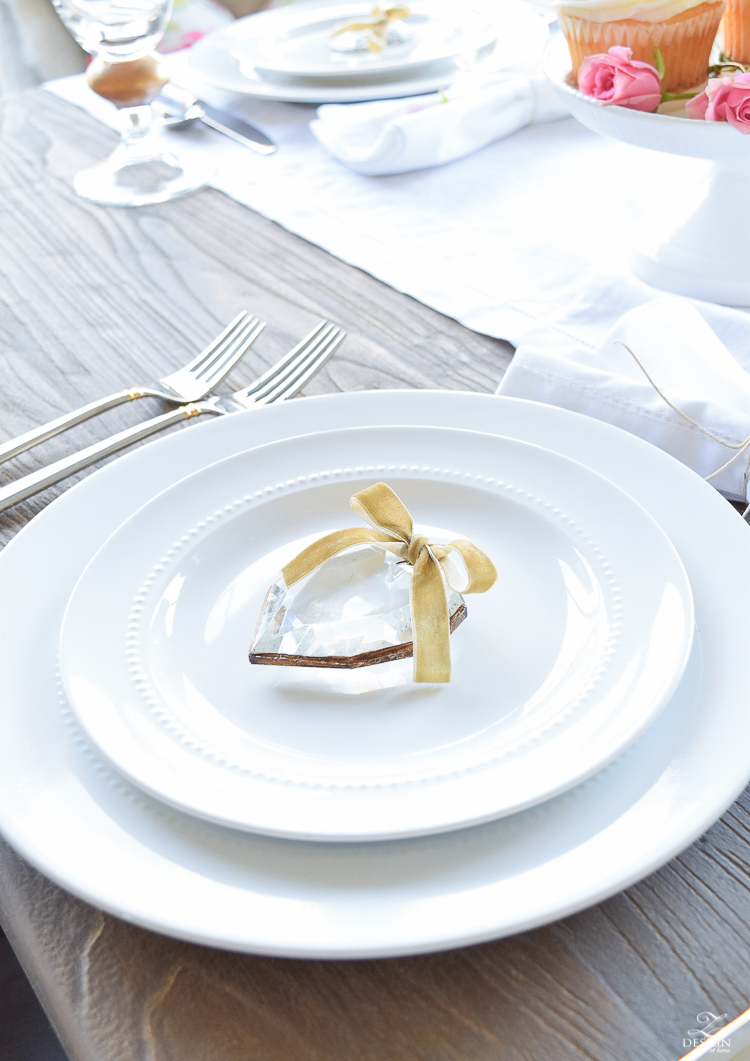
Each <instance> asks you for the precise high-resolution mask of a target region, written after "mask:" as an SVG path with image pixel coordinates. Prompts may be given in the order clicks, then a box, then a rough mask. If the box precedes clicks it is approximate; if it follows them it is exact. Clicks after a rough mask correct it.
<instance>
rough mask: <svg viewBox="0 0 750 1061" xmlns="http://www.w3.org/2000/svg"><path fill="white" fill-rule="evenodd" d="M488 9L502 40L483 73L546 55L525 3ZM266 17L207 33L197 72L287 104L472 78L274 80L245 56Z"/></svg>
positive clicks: (497, 1)
mask: <svg viewBox="0 0 750 1061" xmlns="http://www.w3.org/2000/svg"><path fill="white" fill-rule="evenodd" d="M295 6H296V5H295ZM487 10H488V11H489V12H490V15H491V19H492V22H493V24H494V26H495V31H496V32H497V35H498V39H497V43H496V44H495V47H494V49H493V50H492V53H491V55H489V56H488V57H487V58H486V59H483V60H482V68H483V69H485V68H486V69H487V71H488V73H489V72H493V71H496V70H502V69H505V68H506V67H511V66H514V65H516V64H518V63H519V62H524V61H529V60H533V58H534V57H535V56H538V55H541V52H542V49H543V48H544V44H545V42H546V40H547V37H548V28H547V24H546V22H545V21H544V20H543V19H542V18H540V16H539V15H538V14H536V13H535V12H534V11H533V10H532V9H531V8H530V7H529V6H528V5H527V4H525V3H524V2H523V0H488V2H487ZM273 14H275V12H273V11H271V12H268V15H273ZM265 17H266V14H265V13H264V14H262V15H248V16H246V17H245V18H240V19H237V20H236V21H235V22H233V23H232V24H231V25H230V26H228V27H227V28H226V29H222V30H217V31H216V32H215V33H209V34H207V35H206V36H205V37H203V38H202V39H201V40H199V41H198V42H197V43H196V44H194V45H193V46H192V48H190V51H189V62H190V65H191V67H192V68H193V70H195V71H196V73H198V74H199V75H200V77H202V78H203V80H204V81H207V82H208V83H209V84H211V85H215V86H217V87H218V88H223V89H225V90H227V91H229V92H240V93H242V94H244V95H246V96H252V97H254V98H256V99H268V100H278V101H280V102H283V103H357V102H364V101H366V100H374V99H398V98H401V97H403V96H419V95H423V94H424V93H427V92H436V91H438V89H441V88H446V87H447V86H448V85H451V84H453V82H455V81H456V80H457V79H458V78H459V77H462V76H464V75H465V74H466V70H467V66H466V64H465V63H464V62H461V61H458V62H456V61H453V60H450V61H447V62H445V63H444V64H440V66H439V68H437V69H435V68H433V67H431V66H429V67H420V68H417V69H416V70H413V71H411V73H404V72H395V73H392V74H391V73H388V72H385V73H384V74H381V75H380V76H379V77H377V78H375V79H374V80H372V81H371V82H370V83H367V84H362V83H356V84H347V85H342V84H339V83H337V81H335V80H331V82H328V83H327V82H325V81H321V80H317V81H313V80H305V79H302V78H300V79H298V80H288V79H287V80H286V81H284V80H281V79H279V77H278V76H273V78H272V77H271V76H269V75H267V74H263V73H262V72H261V71H260V70H259V69H257V67H256V66H255V65H254V64H253V62H252V61H251V60H250V59H249V58H248V57H247V55H246V54H245V53H244V51H243V49H245V48H246V47H248V45H247V42H248V41H250V40H252V39H253V37H254V35H255V33H256V26H257V20H259V19H263V18H265ZM487 50H488V49H487V48H485V49H483V52H482V54H484V52H486V51H487Z"/></svg>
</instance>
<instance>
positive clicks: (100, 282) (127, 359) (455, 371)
mask: <svg viewBox="0 0 750 1061" xmlns="http://www.w3.org/2000/svg"><path fill="white" fill-rule="evenodd" d="M111 143H112V134H111V133H109V132H107V131H106V130H104V129H102V128H101V127H100V126H99V125H97V124H96V123H95V122H94V121H93V120H92V119H90V118H89V117H87V116H85V115H84V114H82V113H81V112H79V111H78V110H76V109H75V108H73V107H71V106H69V105H67V104H65V103H63V102H61V101H60V100H58V99H57V98H55V97H52V96H50V95H48V94H46V93H44V92H42V91H41V90H34V91H30V92H27V93H23V94H21V95H19V96H17V97H15V98H11V99H8V100H6V101H3V103H2V106H0V211H2V226H1V228H0V231H1V232H2V235H0V437H2V438H7V437H11V436H13V435H16V434H19V433H20V432H22V431H24V430H27V429H28V428H30V427H31V426H33V425H35V424H37V423H40V422H43V421H46V420H48V419H51V418H52V417H54V416H56V415H59V414H60V413H62V412H64V411H66V410H68V409H72V408H74V407H76V406H78V405H81V404H83V403H84V402H87V401H90V400H92V399H94V398H96V397H99V396H101V395H103V394H105V393H109V392H110V391H114V390H117V389H119V388H120V387H123V386H125V385H131V384H132V383H133V382H134V381H137V380H139V379H141V378H146V379H148V378H150V377H152V376H154V375H155V374H161V373H162V372H164V371H168V370H170V369H172V368H174V367H176V366H178V365H180V364H182V363H183V362H184V361H186V360H187V359H188V357H189V356H190V355H191V354H192V352H193V351H194V350H195V348H196V346H197V345H198V344H199V343H202V342H203V341H205V340H207V339H208V338H210V337H211V336H212V335H213V334H214V333H215V332H217V331H218V330H219V327H220V325H222V324H223V323H224V322H226V321H227V320H229V319H230V318H231V317H232V316H234V314H235V313H236V312H237V311H238V309H240V308H243V307H246V306H247V307H249V308H251V309H252V310H253V312H255V313H256V314H258V315H259V316H260V317H262V318H263V319H265V320H267V321H268V322H269V328H268V329H267V332H266V334H265V335H264V336H263V337H262V338H261V340H259V342H258V343H257V347H256V349H254V350H253V351H252V352H251V354H250V355H249V356H248V358H247V359H246V363H245V364H243V366H242V367H241V368H240V369H239V370H238V371H237V372H236V373H235V374H234V376H233V379H232V382H233V383H234V385H235V386H239V385H241V384H243V383H246V382H249V381H250V379H251V378H252V377H253V375H254V373H257V371H258V370H260V369H261V368H263V367H264V366H266V365H268V364H270V363H271V362H272V361H273V360H274V359H275V358H276V357H278V356H279V355H280V354H281V353H282V352H283V350H284V349H286V348H288V347H289V346H290V345H291V344H292V342H293V341H295V340H296V339H298V338H299V337H300V336H301V335H302V334H304V333H305V332H306V331H307V330H308V329H309V328H310V327H311V326H312V325H313V324H314V323H315V322H316V321H317V320H318V319H319V318H320V317H321V316H327V317H330V318H331V319H333V320H335V321H337V322H339V323H341V324H343V325H344V327H346V328H347V329H348V331H349V333H350V338H349V339H348V340H347V342H346V344H345V346H344V347H343V348H342V350H341V351H340V353H339V354H338V355H337V356H336V357H335V359H334V360H333V361H332V362H331V363H330V365H329V367H328V369H327V371H325V372H324V373H322V374H321V375H320V376H319V377H318V379H316V380H315V381H314V383H313V384H311V385H310V387H309V388H308V390H307V393H316V392H323V391H334V390H357V389H369V388H377V387H388V388H391V387H417V388H423V387H435V386H438V387H441V388H450V389H457V390H479V391H492V390H494V388H495V387H496V385H497V383H498V381H499V379H500V378H501V376H502V374H503V371H504V370H505V367H506V365H507V363H508V361H509V358H510V353H511V351H510V348H509V347H507V346H506V345H505V344H503V343H501V342H498V341H496V340H493V339H489V338H487V337H486V336H482V335H477V334H476V333H474V332H470V331H468V330H467V329H465V328H463V327H462V326H461V325H459V324H457V323H456V322H455V321H452V320H449V319H447V318H445V317H443V316H441V315H440V314H438V313H435V312H434V311H432V310H430V309H428V308H426V307H425V306H422V305H421V304H419V303H417V302H415V301H413V300H411V299H409V298H408V297H406V296H404V295H401V294H399V293H397V292H396V291H393V290H391V289H390V288H388V287H386V286H384V285H383V284H381V283H379V282H378V281H376V280H374V279H373V278H372V277H370V276H368V275H366V274H364V273H362V272H360V271H358V270H357V269H354V268H353V267H351V266H348V265H345V264H344V263H342V262H340V261H338V260H336V259H335V258H332V257H330V256H329V255H328V254H326V253H325V252H323V251H321V250H319V249H318V248H316V247H313V246H311V245H309V244H307V243H305V242H304V241H303V240H301V239H298V238H297V237H295V236H293V235H291V234H289V233H288V232H285V231H284V230H282V229H281V228H279V227H278V226H277V225H275V224H273V223H271V222H269V221H266V220H264V219H263V218H261V217H259V216H257V215H256V214H254V213H252V212H251V211H249V210H247V209H245V208H244V207H242V206H239V205H238V204H236V203H234V202H232V201H230V200H229V199H226V198H225V197H224V196H222V195H221V194H219V193H217V192H212V191H205V192H202V193H201V194H200V195H197V196H195V197H193V198H191V199H187V200H184V201H182V202H177V203H172V204H168V205H165V206H162V207H156V208H151V209H148V210H137V211H118V210H104V209H100V208H96V207H91V206H88V205H86V204H84V203H82V202H80V201H78V200H76V199H75V197H74V196H73V194H72V192H71V189H70V179H71V177H72V175H73V173H74V172H75V171H76V170H77V169H78V168H80V167H81V166H83V165H84V164H86V163H87V162H89V161H90V160H91V159H92V158H96V157H99V156H102V155H103V154H105V153H106V151H108V150H109V149H110V146H111ZM138 406H139V407H138V408H136V407H134V406H130V405H129V406H128V407H121V408H120V409H117V410H114V411H112V412H111V413H109V414H107V415H106V416H105V417H101V418H99V419H98V420H95V421H93V422H90V423H88V424H86V425H82V426H81V427H79V428H77V429H75V430H74V431H72V432H70V433H68V434H67V435H64V436H61V437H60V438H58V439H57V440H54V441H50V442H48V443H46V444H45V445H44V446H41V447H39V448H38V449H36V450H33V451H31V452H30V453H28V454H26V455H24V457H23V458H19V459H17V460H16V461H15V462H14V463H13V464H12V465H6V466H5V469H4V470H2V475H0V482H5V481H7V479H8V478H9V477H10V476H13V475H17V474H19V473H21V472H23V471H26V470H32V469H33V468H36V467H38V465H39V464H40V463H41V462H48V461H49V460H51V459H54V458H56V457H58V456H62V455H63V454H64V453H67V452H70V451H71V449H73V448H79V447H81V446H83V445H86V444H89V443H91V442H93V441H95V440H96V439H98V438H102V437H104V436H105V435H107V434H108V433H110V432H112V431H113V430H117V429H120V428H122V427H125V426H128V425H129V424H131V423H134V422H136V421H137V420H138V419H141V418H143V417H144V416H145V415H146V414H147V413H149V414H150V413H152V412H155V411H157V409H158V406H156V403H149V404H148V405H147V404H146V403H145V402H141V403H138ZM200 429H201V428H200V425H190V424H186V426H185V427H184V428H181V429H180V430H200ZM62 488H63V487H62V486H61V487H58V488H56V489H55V490H51V491H47V492H46V493H45V494H43V495H40V496H39V497H37V498H35V499H33V500H32V501H29V502H27V503H26V504H24V505H21V506H19V507H18V508H17V509H15V510H13V511H11V512H9V513H6V514H4V515H2V516H0V540H2V542H3V543H5V542H7V541H8V540H9V539H10V538H11V537H12V536H13V534H14V533H15V532H16V531H18V530H20V529H21V527H22V526H23V525H24V523H26V521H27V520H29V519H30V518H32V516H33V515H34V514H35V513H36V512H37V511H39V509H40V508H41V507H42V506H44V505H45V504H46V503H48V502H49V500H50V499H51V498H52V497H53V496H55V494H56V493H57V492H58V491H59V490H60V489H62ZM40 592H41V590H40ZM749 811H750V799H749V798H748V795H747V793H746V794H745V795H744V796H743V797H742V799H740V800H739V801H738V802H737V803H736V804H735V805H734V806H733V807H732V808H731V809H730V810H729V811H728V812H727V813H726V814H725V815H724V817H723V818H722V820H721V821H720V822H719V823H718V824H717V825H715V826H714V827H713V828H712V829H711V830H710V831H709V832H708V833H707V834H706V835H705V836H704V837H702V838H701V839H700V840H699V841H698V842H697V843H696V844H694V845H693V846H692V847H691V848H690V849H689V850H688V851H686V852H685V853H684V854H682V855H681V856H680V857H679V858H676V859H674V861H672V862H671V863H670V864H669V865H667V866H666V867H665V868H664V869H662V870H660V871H659V872H658V873H655V874H654V875H653V876H651V877H649V878H648V879H647V880H645V881H643V882H642V883H641V884H639V885H636V886H635V887H632V888H629V889H628V890H627V891H626V892H623V893H622V894H621V895H618V896H616V897H615V898H613V899H610V900H609V901H607V902H604V903H602V904H601V905H599V906H597V907H595V908H593V909H591V910H588V911H586V912H584V913H581V914H578V915H576V916H574V917H570V918H567V919H566V920H564V921H561V922H559V923H557V924H555V925H551V926H549V927H547V928H542V929H538V930H536V931H533V932H528V933H525V934H524V935H521V936H517V937H514V938H512V939H506V940H500V941H497V942H494V943H488V944H484V945H482V946H474V947H469V948H465V949H463V950H457V951H453V952H449V953H445V954H435V955H430V956H426V957H414V958H402V959H393V960H380V961H358V962H341V961H332V962H323V961H291V960H281V959H272V958H263V957H254V956H246V955H237V954H228V953H224V952H221V951H217V950H211V949H208V948H203V947H199V946H194V945H191V944H186V943H181V942H178V941H175V940H172V939H167V938H164V937H162V936H159V935H155V934H153V933H150V932H147V931H144V930H142V929H139V928H135V927H133V926H131V925H129V924H126V923H124V922H122V921H118V920H117V919H116V918H114V917H111V916H109V915H106V914H102V913H101V912H99V911H98V910H95V909H93V908H91V907H89V906H87V905H85V904H84V903H82V902H80V901H79V900H77V899H75V898H73V897H71V896H70V895H68V894H67V893H66V892H64V891H63V890H61V889H60V888H58V887H57V886H55V885H53V884H52V883H50V882H49V881H48V880H46V879H45V878H44V877H43V876H42V875H40V874H39V873H38V872H36V871H35V870H34V869H32V868H31V867H30V866H28V865H26V864H25V863H24V862H23V861H22V860H21V859H20V858H19V857H18V856H17V855H16V854H15V853H14V852H13V851H12V849H11V848H10V847H9V846H8V845H7V844H3V843H2V841H0V921H1V922H2V925H3V927H4V928H5V930H6V932H7V934H8V936H9V938H10V939H11V942H12V943H13V945H14V947H15V949H16V951H17V953H18V955H19V957H20V958H21V960H22V962H23V964H24V966H25V968H26V970H27V973H28V975H29V977H30V978H31V981H32V983H33V985H34V987H35V989H36V991H37V993H38V995H39V997H40V999H41V1000H42V1002H43V1004H44V1006H45V1008H46V1010H47V1012H48V1014H49V1016H50V1017H51V1019H52V1021H53V1023H54V1025H55V1027H56V1029H57V1031H58V1034H59V1035H60V1038H61V1040H62V1042H63V1044H64V1046H65V1048H66V1050H67V1051H68V1054H69V1056H70V1058H71V1061H572V1059H574V1058H589V1059H592V1061H633V1059H634V1058H644V1059H645V1058H648V1059H650V1061H674V1059H676V1058H678V1057H679V1056H681V1055H682V1053H684V1047H683V1040H684V1038H685V1036H686V1034H687V1030H688V1029H689V1028H691V1027H694V1026H695V1018H696V1015H697V1014H698V1013H699V1012H701V1011H703V1010H710V1011H712V1012H713V1013H716V1014H723V1013H726V1014H728V1018H729V1019H731V1018H733V1017H734V1016H736V1015H737V1014H738V1013H739V1012H741V1011H742V1010H744V1009H745V1008H746V1007H747V1005H748V1002H749V1001H750V890H749V889H748V885H747V882H748V861H749V859H750V816H749ZM1 1055H2V1047H1V1044H0V1056H1Z"/></svg>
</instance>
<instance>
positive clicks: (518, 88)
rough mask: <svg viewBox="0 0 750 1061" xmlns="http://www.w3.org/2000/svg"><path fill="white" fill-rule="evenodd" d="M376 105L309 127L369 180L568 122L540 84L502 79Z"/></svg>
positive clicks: (340, 111) (328, 116)
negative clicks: (538, 126)
mask: <svg viewBox="0 0 750 1061" xmlns="http://www.w3.org/2000/svg"><path fill="white" fill-rule="evenodd" d="M468 84H469V86H470V88H469V90H468V91H467V90H466V88H465V87H463V88H462V87H460V86H459V87H456V88H454V89H451V90H449V91H448V92H445V93H443V92H436V93H433V94H431V95H428V96H412V97H410V98H409V99H399V100H378V101H377V102H375V103H350V104H343V105H340V104H327V105H326V106H323V107H320V108H319V109H318V117H317V119H315V120H313V121H312V122H311V123H310V128H311V129H312V131H313V133H314V134H315V136H316V137H317V138H318V140H319V141H320V143H321V144H322V145H323V146H324V147H325V148H326V149H327V150H328V151H329V152H330V153H331V154H332V155H333V156H334V157H335V158H337V159H338V160H339V161H340V162H343V163H344V164H345V165H347V166H349V167H350V168H351V169H353V170H356V171H357V172H358V173H364V174H366V175H367V176H379V175H383V174H388V173H406V172H408V171H409V170H416V169H426V168H427V167H428V166H442V165H443V164H444V163H446V162H453V161H454V159H457V158H463V157H464V155H470V154H471V153H472V152H473V151H478V150H479V149H480V148H481V147H486V145H487V144H491V143H492V141H493V140H499V139H500V138H501V137H503V136H510V134H511V133H515V132H516V130H518V129H522V128H523V126H524V125H531V124H532V123H533V122H553V121H557V120H558V119H559V118H567V117H568V116H569V111H568V110H567V108H565V107H564V106H563V105H562V104H561V103H560V101H559V100H558V99H557V96H556V94H555V91H554V89H553V88H552V85H551V83H550V82H549V81H548V80H547V78H545V77H529V76H527V75H519V74H516V75H510V76H509V75H507V74H505V75H502V76H500V77H499V78H498V79H497V80H494V81H493V82H492V83H491V84H484V85H481V86H480V87H478V88H477V87H474V86H475V82H473V81H472V82H469V83H468Z"/></svg>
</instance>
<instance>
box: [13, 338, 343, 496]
mask: <svg viewBox="0 0 750 1061" xmlns="http://www.w3.org/2000/svg"><path fill="white" fill-rule="evenodd" d="M345 338H346V332H345V331H343V330H342V329H341V328H338V327H336V325H334V324H331V323H330V321H321V323H320V324H319V325H318V327H317V328H315V329H314V330H313V331H312V332H310V334H309V335H308V336H306V338H304V339H303V340H302V342H301V343H298V344H297V346H295V347H294V348H293V349H292V350H290V351H289V353H288V354H286V355H285V356H284V357H282V359H281V360H280V361H279V362H278V363H277V364H276V365H274V366H273V367H272V368H269V369H268V370H267V371H266V372H264V373H263V375H262V376H260V377H259V378H258V379H257V380H256V381H255V382H254V383H251V384H250V386H249V387H243V388H242V389H241V390H238V391H235V392H234V394H231V395H229V396H228V397H214V398H211V399H209V400H208V401H205V402H199V403H195V402H191V403H190V404H189V405H183V406H180V408H179V409H172V410H170V412H168V413H162V415H161V416H155V417H154V418H153V419H152V420H146V421H145V422H144V423H141V424H137V425H136V426H135V427H130V428H128V429H127V430H126V431H120V433H119V434H117V435H113V436H112V437H111V438H108V439H104V440H103V441H102V442H97V443H96V444H95V445H93V446H88V447H87V448H86V449H83V450H80V451H79V452H78V453H72V454H71V455H70V456H68V457H64V458H63V459H62V460H59V461H56V462H55V463H54V464H50V465H48V466H47V467H45V468H40V469H39V470H38V471H36V472H32V473H31V474H30V475H25V476H23V477H22V478H21V479H17V480H16V481H15V482H13V483H9V484H8V485H7V486H5V487H3V488H2V489H0V512H4V511H5V510H6V509H8V508H10V507H11V506H12V505H17V504H18V503H19V502H20V501H25V500H26V499H27V498H28V497H31V496H32V494H36V493H38V492H39V491H40V490H44V489H45V488H46V487H48V486H52V485H53V484H54V483H59V482H60V480H61V479H66V478H67V477H68V476H69V475H73V474H75V472H78V471H81V470H82V469H83V468H87V467H88V466H89V465H90V464H95V463H96V462H97V461H99V460H102V459H103V458H104V457H108V456H110V455H111V454H112V453H116V452H117V451H118V450H120V449H123V448H124V447H125V446H130V445H131V444H132V443H133V442H139V441H140V440H141V439H144V438H148V436H149V435H152V434H154V433H155V432H156V431H161V430H162V429H163V428H165V427H169V426H170V425H171V424H177V423H179V422H180V421H181V420H185V419H187V420H190V419H192V418H193V417H196V416H202V415H204V414H208V415H213V416H224V415H226V414H228V413H235V412H241V411H243V410H246V409H253V408H254V407H255V406H256V405H270V404H271V403H273V402H280V401H285V400H286V399H288V398H293V397H294V396H295V395H296V394H299V392H300V391H301V390H302V388H303V387H304V386H305V384H306V383H309V381H310V380H311V379H312V378H313V376H315V375H316V374H317V373H318V372H319V371H320V370H321V368H323V366H324V365H325V364H326V362H327V361H328V360H329V359H330V358H331V357H332V356H333V354H334V352H335V351H336V349H337V348H338V346H339V345H340V344H341V343H342V342H343V341H344V339H345Z"/></svg>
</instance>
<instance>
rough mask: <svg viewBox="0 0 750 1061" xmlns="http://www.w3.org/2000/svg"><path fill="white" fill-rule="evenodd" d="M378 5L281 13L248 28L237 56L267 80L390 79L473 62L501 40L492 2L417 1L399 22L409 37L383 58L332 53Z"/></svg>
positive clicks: (349, 2)
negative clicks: (341, 38) (336, 33)
mask: <svg viewBox="0 0 750 1061" xmlns="http://www.w3.org/2000/svg"><path fill="white" fill-rule="evenodd" d="M374 6H375V5H373V4H370V3H367V0H364V2H363V0H337V2H334V3H322V4H321V3H319V2H318V0H306V2H303V3H295V4H294V5H293V6H290V7H280V8H275V9H274V10H273V11H266V12H263V13H261V14H259V15H256V16H254V17H253V18H252V19H249V20H248V21H247V22H246V23H245V24H244V27H243V33H242V35H241V36H239V37H238V38H237V39H236V44H235V52H236V54H237V55H238V56H239V57H240V58H241V59H243V60H248V61H249V62H250V63H251V64H252V66H253V67H255V69H256V70H258V71H260V72H261V73H262V74H271V75H276V76H279V75H282V76H287V77H316V78H340V77H345V78H348V77H372V76H375V77H383V76H384V75H395V74H399V73H403V74H407V73H410V72H412V71H414V70H417V69H419V68H420V67H425V66H429V65H434V64H436V63H446V62H448V61H450V60H451V59H460V58H463V57H466V58H467V60H468V61H469V62H472V61H473V60H474V57H475V56H476V54H477V52H479V51H481V49H483V48H486V47H487V46H488V45H490V44H493V43H494V42H495V40H496V38H497V21H496V18H495V17H494V15H495V12H494V11H493V10H492V9H491V8H490V7H489V5H488V4H487V3H484V2H483V3H472V2H470V0H469V2H467V3H463V4H462V5H461V7H460V8H458V7H456V5H455V4H453V3H450V2H449V0H411V2H410V3H409V5H408V10H409V16H408V18H407V19H406V20H403V21H402V20H399V24H400V25H403V27H404V28H405V30H406V31H407V32H408V33H409V37H408V39H407V40H405V41H403V42H400V43H393V44H389V45H387V46H386V47H384V48H382V49H381V50H380V51H379V52H377V51H369V50H362V49H360V50H357V51H339V50H337V49H335V48H332V47H331V45H332V44H333V43H334V41H335V40H336V39H337V38H334V37H333V36H332V34H333V33H334V31H335V30H336V29H338V28H341V27H345V26H346V25H348V24H350V23H357V22H359V23H361V22H362V21H363V19H364V20H366V19H367V18H368V17H369V16H370V12H371V11H372V9H373V7H374ZM393 6H396V5H393ZM341 36H343V34H342V35H341Z"/></svg>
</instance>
